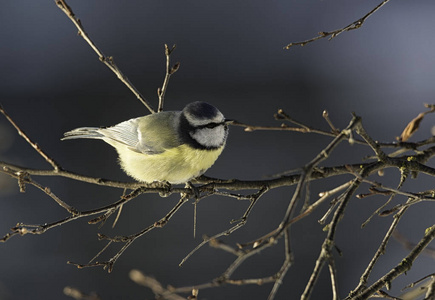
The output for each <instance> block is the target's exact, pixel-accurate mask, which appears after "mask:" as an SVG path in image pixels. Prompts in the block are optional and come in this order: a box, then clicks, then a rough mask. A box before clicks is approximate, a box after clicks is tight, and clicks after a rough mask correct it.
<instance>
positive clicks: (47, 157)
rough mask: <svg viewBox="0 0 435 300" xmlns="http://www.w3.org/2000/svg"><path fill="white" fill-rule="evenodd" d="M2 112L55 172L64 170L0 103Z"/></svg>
mask: <svg viewBox="0 0 435 300" xmlns="http://www.w3.org/2000/svg"><path fill="white" fill-rule="evenodd" d="M0 112H1V113H2V114H3V115H4V116H5V117H6V119H7V120H8V121H9V123H11V124H12V126H14V127H15V129H16V130H17V132H18V134H19V135H20V136H21V137H22V138H23V139H24V140H26V142H27V143H28V144H29V145H30V146H32V147H33V149H35V150H36V152H38V153H39V155H41V156H42V157H43V158H44V159H45V161H46V162H48V163H49V164H50V165H51V166H52V167H53V169H54V171H55V172H58V171H60V170H62V168H61V167H60V165H59V164H58V163H57V162H55V161H54V159H52V158H51V157H50V156H48V155H47V154H46V153H45V152H44V151H43V150H42V149H41V147H39V145H38V144H37V143H35V142H33V141H32V140H31V139H30V138H29V136H28V135H27V134H26V133H25V132H24V131H23V130H22V129H21V128H20V127H19V126H18V125H17V123H15V122H14V120H12V118H11V117H10V116H9V115H8V114H7V113H6V111H5V110H4V109H3V107H2V106H1V105H0Z"/></svg>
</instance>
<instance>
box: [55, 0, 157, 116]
mask: <svg viewBox="0 0 435 300" xmlns="http://www.w3.org/2000/svg"><path fill="white" fill-rule="evenodd" d="M54 2H55V3H56V5H57V6H58V7H59V8H60V9H61V10H62V11H63V12H64V13H65V14H66V15H67V17H68V18H69V19H70V20H71V22H73V23H74V25H75V26H76V27H77V29H78V31H79V32H78V34H79V35H80V36H81V37H82V38H83V39H84V40H85V41H86V42H87V43H88V44H89V46H91V48H92V50H94V51H95V53H96V54H97V55H98V58H99V59H100V61H101V62H102V63H103V64H105V65H106V66H107V67H108V68H109V69H110V70H111V71H112V72H113V73H115V75H116V76H117V77H118V79H119V80H121V81H122V83H124V84H125V85H126V86H127V87H128V88H129V89H130V91H132V92H133V94H134V95H135V96H136V98H137V99H139V101H140V102H142V104H143V105H145V107H146V108H147V109H148V110H149V111H150V112H151V113H154V112H155V111H154V109H153V108H152V106H151V104H149V103H148V101H147V100H146V99H145V98H144V97H143V96H142V95H141V93H140V92H139V91H138V90H137V89H136V88H135V87H134V86H133V84H132V83H131V82H130V80H129V79H128V78H127V76H125V75H124V74H123V73H122V72H121V70H120V69H119V68H118V66H117V65H116V64H115V61H114V60H113V57H111V56H105V55H104V54H103V52H102V51H101V50H100V49H99V48H98V47H97V45H95V43H94V42H93V41H92V40H91V38H90V37H89V35H88V34H87V33H86V31H85V29H84V28H83V25H82V22H81V21H80V20H79V19H78V18H77V17H76V16H75V14H74V12H73V11H72V9H71V7H69V6H68V4H66V2H65V0H54Z"/></svg>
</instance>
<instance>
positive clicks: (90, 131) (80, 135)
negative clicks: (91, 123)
mask: <svg viewBox="0 0 435 300" xmlns="http://www.w3.org/2000/svg"><path fill="white" fill-rule="evenodd" d="M63 135H64V137H63V138H61V140H62V141H64V140H73V139H102V138H103V137H104V135H103V134H101V132H100V128H98V127H80V128H76V129H73V130H71V131H68V132H65V133H64V134H63Z"/></svg>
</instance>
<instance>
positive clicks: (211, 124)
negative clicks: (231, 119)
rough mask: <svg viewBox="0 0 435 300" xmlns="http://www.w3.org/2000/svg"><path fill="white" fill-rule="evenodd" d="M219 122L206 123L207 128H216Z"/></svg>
mask: <svg viewBox="0 0 435 300" xmlns="http://www.w3.org/2000/svg"><path fill="white" fill-rule="evenodd" d="M217 125H218V124H216V123H209V124H207V125H205V127H206V128H215V127H216V126H217Z"/></svg>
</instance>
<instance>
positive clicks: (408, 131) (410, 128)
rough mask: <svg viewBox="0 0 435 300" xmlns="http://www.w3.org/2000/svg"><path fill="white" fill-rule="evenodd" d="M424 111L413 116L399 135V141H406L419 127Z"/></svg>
mask: <svg viewBox="0 0 435 300" xmlns="http://www.w3.org/2000/svg"><path fill="white" fill-rule="evenodd" d="M425 114H426V113H419V114H418V116H417V117H416V118H414V119H413V120H412V121H411V122H409V123H408V125H407V126H406V127H405V129H404V130H403V132H402V134H401V135H400V137H399V140H400V141H401V142H406V141H407V140H408V139H409V138H410V137H411V136H412V135H413V134H414V133H415V132H416V131H417V130H418V128H419V126H420V123H421V121H422V120H423V117H424V115H425Z"/></svg>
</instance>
